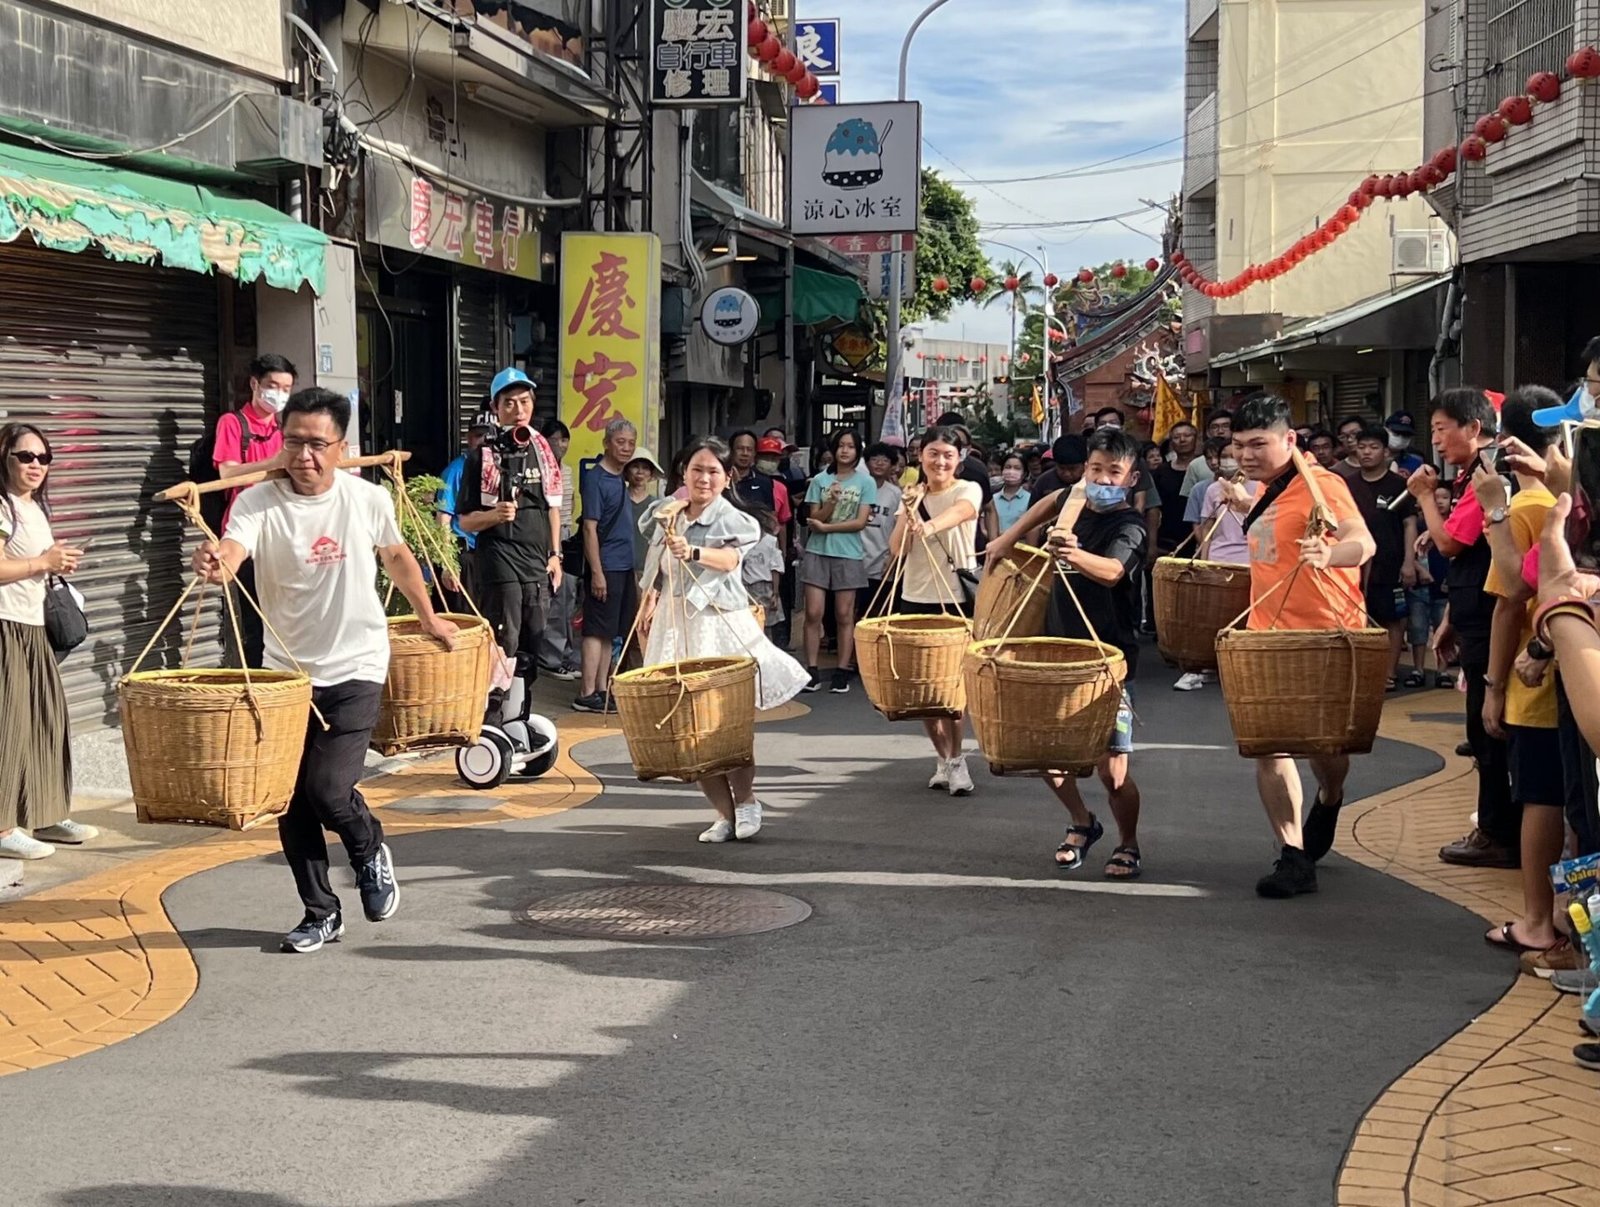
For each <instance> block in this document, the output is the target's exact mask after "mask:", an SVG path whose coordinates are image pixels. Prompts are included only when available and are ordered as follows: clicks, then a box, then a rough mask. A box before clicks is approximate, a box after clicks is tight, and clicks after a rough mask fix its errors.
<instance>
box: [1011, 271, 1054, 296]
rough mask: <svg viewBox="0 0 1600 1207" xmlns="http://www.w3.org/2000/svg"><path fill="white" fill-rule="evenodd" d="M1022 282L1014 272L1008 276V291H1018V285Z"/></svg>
mask: <svg viewBox="0 0 1600 1207" xmlns="http://www.w3.org/2000/svg"><path fill="white" fill-rule="evenodd" d="M1021 284H1022V282H1021V280H1019V279H1018V278H1017V276H1016V274H1015V273H1013V274H1012V275H1011V276H1009V277H1007V278H1006V292H1007V293H1016V292H1017V287H1018V286H1019V285H1021ZM1051 284H1054V282H1051Z"/></svg>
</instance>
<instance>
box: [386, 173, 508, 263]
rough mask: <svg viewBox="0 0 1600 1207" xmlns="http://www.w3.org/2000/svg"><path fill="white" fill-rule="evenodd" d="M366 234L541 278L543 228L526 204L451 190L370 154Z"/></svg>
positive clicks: (393, 243) (397, 244)
mask: <svg viewBox="0 0 1600 1207" xmlns="http://www.w3.org/2000/svg"><path fill="white" fill-rule="evenodd" d="M366 186H367V188H366V208H367V238H368V239H369V240H370V241H372V242H373V243H381V244H382V245H383V246H385V247H398V248H402V249H404V250H407V251H414V252H421V253H422V254H423V255H426V256H435V257H437V258H439V259H441V260H451V261H453V262H455V263H457V264H465V265H468V266H469V267H472V268H482V269H486V270H488V271H489V272H501V273H506V274H507V275H509V276H514V277H522V278H524V279H526V280H530V281H537V280H538V279H539V276H540V267H539V228H538V226H537V225H536V223H535V220H534V214H533V211H532V210H531V209H529V208H528V207H527V206H525V205H518V204H516V203H514V202H510V201H504V200H502V199H500V198H497V197H494V196H491V195H489V194H485V193H473V192H468V191H466V190H462V189H456V188H447V187H446V186H444V185H442V184H439V183H438V182H436V181H433V180H430V179H428V178H427V177H426V176H420V175H418V174H417V173H415V172H412V171H410V170H408V169H406V168H403V167H401V166H400V165H398V164H396V163H392V162H390V161H389V160H385V159H379V158H378V157H376V156H370V157H368V159H367V175H366Z"/></svg>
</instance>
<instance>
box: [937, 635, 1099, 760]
mask: <svg viewBox="0 0 1600 1207" xmlns="http://www.w3.org/2000/svg"><path fill="white" fill-rule="evenodd" d="M1127 669H1128V665H1127V661H1126V660H1125V659H1124V658H1123V656H1122V654H1121V652H1120V651H1118V650H1114V649H1111V648H1110V647H1109V646H1107V647H1101V646H1099V645H1097V644H1096V643H1095V642H1093V641H1080V640H1074V639H1068V638H1060V637H1026V638H1022V639H1017V638H1011V639H1010V640H995V641H980V642H976V643H974V644H973V645H972V646H971V648H970V649H969V650H968V651H967V655H966V658H965V660H964V661H963V664H962V671H963V675H964V678H965V680H966V690H967V711H968V713H969V714H970V715H971V717H972V728H973V729H974V730H975V731H976V732H977V735H978V745H979V747H980V748H981V749H982V750H983V757H984V758H986V759H987V760H988V761H989V770H991V771H992V772H994V774H996V775H1039V774H1042V773H1043V772H1046V771H1059V772H1063V773H1067V774H1072V773H1076V772H1078V771H1082V770H1084V769H1086V768H1090V767H1093V766H1094V765H1095V764H1096V763H1098V762H1099V761H1100V760H1101V759H1102V758H1104V757H1105V754H1106V747H1107V745H1108V744H1109V743H1110V741H1111V735H1112V731H1113V730H1114V729H1115V728H1116V723H1117V709H1118V708H1119V707H1120V705H1121V703H1122V680H1123V676H1124V675H1126V674H1127Z"/></svg>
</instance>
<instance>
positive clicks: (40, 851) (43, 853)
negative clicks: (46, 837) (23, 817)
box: [0, 829, 56, 859]
mask: <svg viewBox="0 0 1600 1207" xmlns="http://www.w3.org/2000/svg"><path fill="white" fill-rule="evenodd" d="M55 853H56V849H55V848H54V847H53V846H51V845H50V844H49V843H47V842H40V841H39V840H38V839H36V838H34V837H33V836H32V835H31V834H29V833H28V832H27V831H26V830H22V829H17V830H13V831H11V833H9V834H7V835H6V836H5V837H4V838H0V858H3V859H48V858H49V857H50V856H52V855H54V854H55Z"/></svg>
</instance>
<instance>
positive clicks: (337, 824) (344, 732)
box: [278, 682, 383, 919]
mask: <svg viewBox="0 0 1600 1207" xmlns="http://www.w3.org/2000/svg"><path fill="white" fill-rule="evenodd" d="M382 699H383V684H381V683H361V682H351V683H337V684H334V685H333V686H332V687H316V688H313V689H312V691H311V701H312V703H313V704H315V705H316V706H317V709H318V711H319V712H321V713H322V715H323V717H324V719H326V720H327V722H328V728H327V730H326V731H324V730H323V728H322V725H321V724H320V723H319V722H318V721H317V718H316V716H315V715H314V714H313V716H312V717H311V721H310V724H309V725H308V727H307V729H306V748H305V754H304V755H303V756H302V757H301V759H300V778H299V779H298V780H296V781H295V787H294V797H293V799H291V800H290V802H289V811H288V812H287V813H285V814H284V815H283V816H282V817H280V818H279V819H278V839H279V841H280V842H282V843H283V854H284V858H286V859H287V860H288V861H289V870H290V871H291V872H292V873H294V884H295V888H296V889H297V890H299V893H300V900H302V901H304V902H305V906H306V912H307V913H308V914H310V915H311V916H312V917H313V918H318V919H321V918H326V917H327V916H328V915H330V914H332V913H334V912H335V911H336V910H337V909H338V908H339V898H338V897H337V896H335V895H334V891H333V885H332V884H331V883H330V882H329V880H328V840H327V838H326V836H325V835H324V834H323V831H324V830H332V831H333V832H334V833H335V834H337V835H338V836H339V841H340V842H342V843H343V844H344V853H345V854H346V855H347V856H348V857H349V859H350V866H351V867H359V866H360V865H361V864H363V863H365V862H366V861H367V860H369V859H371V858H372V857H373V856H374V855H376V854H377V853H378V848H379V847H380V846H381V845H382V844H383V827H382V826H381V825H379V824H378V819H377V818H376V817H374V816H373V815H372V810H371V809H369V808H367V802H366V801H365V799H363V798H362V795H361V793H360V792H359V791H358V790H357V788H356V782H357V781H358V780H359V779H360V778H361V770H362V767H363V766H364V764H365V762H366V755H367V746H368V744H369V743H370V742H371V740H372V727H373V726H374V725H376V724H377V723H378V705H379V702H380V701H381V700H382Z"/></svg>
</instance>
